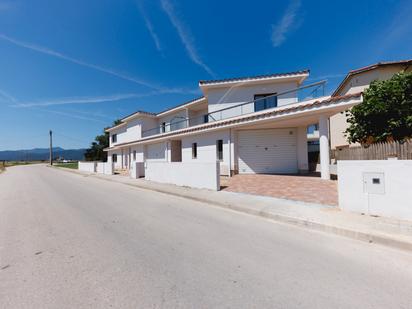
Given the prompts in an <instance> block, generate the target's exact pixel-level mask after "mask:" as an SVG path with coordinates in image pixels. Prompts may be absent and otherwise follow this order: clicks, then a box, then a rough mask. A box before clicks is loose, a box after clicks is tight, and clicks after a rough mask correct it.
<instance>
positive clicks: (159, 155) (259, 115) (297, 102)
mask: <svg viewBox="0 0 412 309" xmlns="http://www.w3.org/2000/svg"><path fill="white" fill-rule="evenodd" d="M308 76H309V71H308V70H303V71H297V72H290V73H279V74H271V75H261V76H254V77H245V78H232V79H223V80H209V81H200V82H199V87H200V89H201V91H202V93H203V96H202V97H200V98H197V99H194V100H192V101H189V102H186V103H184V104H181V105H178V106H176V107H173V108H171V109H168V110H165V111H162V112H160V113H149V112H144V111H137V112H135V113H133V114H131V115H129V116H127V117H124V118H123V119H121V123H120V124H119V125H116V126H114V127H111V128H108V129H106V131H107V132H109V133H110V146H109V147H108V148H107V149H105V151H107V152H108V162H109V163H111V162H112V163H113V165H114V169H115V170H123V171H125V170H128V171H129V170H132V171H134V175H135V177H139V176H140V177H141V176H145V175H146V178H148V179H150V180H156V181H161V182H162V181H163V182H172V183H176V184H186V185H188V184H189V185H190V184H191V183H192V182H193V184H194V185H193V186H197V187H202V184H201V182H202V177H208V175H207V174H208V171H209V170H210V169H214V168H215V167H216V168H217V174H218V176H219V175H228V176H230V175H233V174H234V173H239V174H247V173H268V174H274V173H287V174H295V173H305V172H307V171H308V168H309V166H308V127H309V126H311V125H314V124H316V125H318V128H319V142H320V163H321V176H322V178H324V179H329V177H330V172H329V161H330V160H329V149H330V147H329V124H328V120H329V117H331V116H332V115H335V114H337V113H339V112H341V111H344V110H347V109H348V108H350V107H352V106H354V105H355V104H358V103H360V102H361V100H362V95H361V94H360V93H355V94H350V95H345V96H336V97H333V98H332V97H330V96H320V97H314V96H316V92H318V91H320V90H321V88H322V86H323V84H322V83H315V84H311V85H307V86H304V85H303V82H304V81H305V79H306V78H307V77H308ZM315 90H316V91H315ZM215 173H216V172H215ZM179 177H180V178H185V179H183V180H182V179H180V180H179V179H177V180H176V178H179ZM166 179H167V180H166Z"/></svg>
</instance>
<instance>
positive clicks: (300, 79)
mask: <svg viewBox="0 0 412 309" xmlns="http://www.w3.org/2000/svg"><path fill="white" fill-rule="evenodd" d="M308 76H309V71H307V72H305V73H298V74H290V75H280V76H271V77H263V78H253V77H251V78H245V79H239V80H229V81H221V82H219V81H216V82H206V83H205V82H199V87H200V88H201V89H202V90H207V89H209V88H222V87H227V86H237V85H246V84H259V83H262V82H263V83H265V82H271V81H285V80H295V79H296V80H297V81H298V83H299V84H301V83H302V82H303V81H304V80H305V79H306V78H307V77H308Z"/></svg>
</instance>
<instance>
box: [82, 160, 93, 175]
mask: <svg viewBox="0 0 412 309" xmlns="http://www.w3.org/2000/svg"><path fill="white" fill-rule="evenodd" d="M96 164H97V162H82V161H79V167H78V169H79V171H83V172H89V173H96Z"/></svg>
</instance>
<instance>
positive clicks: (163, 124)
mask: <svg viewBox="0 0 412 309" xmlns="http://www.w3.org/2000/svg"><path fill="white" fill-rule="evenodd" d="M165 132H166V122H162V133H165Z"/></svg>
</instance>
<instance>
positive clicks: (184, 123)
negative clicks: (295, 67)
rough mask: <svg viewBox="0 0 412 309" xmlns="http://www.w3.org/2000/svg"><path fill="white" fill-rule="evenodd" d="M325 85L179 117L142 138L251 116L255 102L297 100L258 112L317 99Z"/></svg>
mask: <svg viewBox="0 0 412 309" xmlns="http://www.w3.org/2000/svg"><path fill="white" fill-rule="evenodd" d="M325 84H326V80H322V81H319V82H316V83H312V84H309V85H305V86H301V87H297V88H294V89H290V90H287V91H283V92H280V93H276V94H273V95H269V96H265V97H264V98H260V99H256V100H251V101H248V102H244V103H240V104H237V105H234V106H230V107H226V108H222V109H219V110H217V111H213V112H210V113H207V114H204V115H201V116H197V117H191V118H185V117H179V118H176V119H175V120H174V121H172V122H170V123H166V124H164V125H160V126H157V127H155V128H152V129H148V130H144V131H143V132H142V137H143V138H144V137H149V136H153V135H157V134H162V133H167V132H171V131H176V130H180V129H184V128H187V127H191V126H195V125H199V124H203V123H209V122H214V121H218V120H223V119H228V118H232V117H237V116H242V115H247V114H251V113H254V112H257V111H256V110H255V103H256V102H263V101H264V100H267V99H270V98H276V103H277V101H278V98H279V97H281V98H282V97H283V98H286V99H287V98H288V97H285V96H286V95H288V94H294V95H293V96H291V97H290V99H293V98H297V99H298V100H297V101H295V102H291V103H287V104H282V105H281V106H275V107H267V108H262V109H260V110H259V111H261V110H265V109H276V108H280V107H284V106H287V105H291V104H296V103H299V102H302V101H306V100H310V99H314V98H318V97H321V96H324V95H325Z"/></svg>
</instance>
